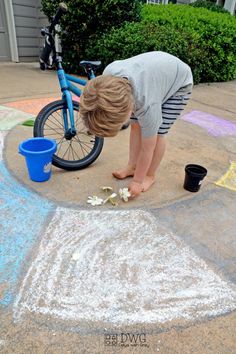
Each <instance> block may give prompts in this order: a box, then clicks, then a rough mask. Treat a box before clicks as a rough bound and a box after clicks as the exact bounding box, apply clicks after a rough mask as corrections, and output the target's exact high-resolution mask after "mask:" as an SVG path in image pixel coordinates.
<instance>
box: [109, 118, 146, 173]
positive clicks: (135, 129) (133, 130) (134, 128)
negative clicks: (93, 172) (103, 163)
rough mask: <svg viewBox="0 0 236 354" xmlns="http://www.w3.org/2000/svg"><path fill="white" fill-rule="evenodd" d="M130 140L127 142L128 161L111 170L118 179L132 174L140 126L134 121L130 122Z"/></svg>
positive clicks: (139, 136) (136, 156)
mask: <svg viewBox="0 0 236 354" xmlns="http://www.w3.org/2000/svg"><path fill="white" fill-rule="evenodd" d="M130 126H131V127H130V142H129V161H128V164H127V166H125V167H124V168H121V169H119V170H116V171H113V172H112V175H113V176H114V177H116V178H118V179H124V178H126V177H130V176H133V175H134V171H135V167H136V163H137V159H138V155H139V151H140V147H141V128H140V125H139V124H138V123H136V122H134V123H132V124H130Z"/></svg>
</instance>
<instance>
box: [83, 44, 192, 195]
mask: <svg viewBox="0 0 236 354" xmlns="http://www.w3.org/2000/svg"><path fill="white" fill-rule="evenodd" d="M192 85H193V78H192V73H191V69H190V67H189V66H188V65H187V64H185V63H184V62H183V61H181V60H180V59H178V58H177V57H175V56H173V55H170V54H168V53H164V52H160V51H155V52H149V53H143V54H140V55H137V56H134V57H131V58H129V59H125V60H117V61H114V62H113V63H111V64H109V65H108V66H107V67H106V68H105V70H104V72H103V75H101V76H98V77H96V78H95V79H93V80H91V81H89V82H88V84H87V85H86V87H85V89H84V92H83V94H82V96H81V100H80V115H81V117H82V119H83V121H84V123H85V125H86V126H87V128H88V129H89V131H90V132H91V133H93V134H95V135H97V136H104V137H107V136H115V135H117V134H118V132H119V131H120V129H121V127H122V126H123V124H124V123H126V122H127V121H128V120H129V119H130V121H131V130H130V148H129V160H128V164H127V166H125V167H124V168H122V169H119V170H115V171H114V172H113V173H112V174H113V176H114V177H116V178H119V179H124V178H126V177H130V176H132V177H133V179H132V181H131V182H130V184H129V190H130V193H131V196H132V197H137V196H138V195H139V194H140V193H141V192H145V191H147V190H148V189H149V188H150V187H151V185H152V184H153V183H154V182H155V174H156V170H157V168H158V166H159V165H160V162H161V160H162V158H163V155H164V153H165V147H166V141H165V136H166V134H167V133H168V130H169V129H170V127H171V125H172V124H173V123H174V121H175V120H176V119H177V118H178V117H179V116H180V114H181V112H182V110H183V109H184V107H185V105H186V103H187V101H188V99H189V96H190V94H191V91H192Z"/></svg>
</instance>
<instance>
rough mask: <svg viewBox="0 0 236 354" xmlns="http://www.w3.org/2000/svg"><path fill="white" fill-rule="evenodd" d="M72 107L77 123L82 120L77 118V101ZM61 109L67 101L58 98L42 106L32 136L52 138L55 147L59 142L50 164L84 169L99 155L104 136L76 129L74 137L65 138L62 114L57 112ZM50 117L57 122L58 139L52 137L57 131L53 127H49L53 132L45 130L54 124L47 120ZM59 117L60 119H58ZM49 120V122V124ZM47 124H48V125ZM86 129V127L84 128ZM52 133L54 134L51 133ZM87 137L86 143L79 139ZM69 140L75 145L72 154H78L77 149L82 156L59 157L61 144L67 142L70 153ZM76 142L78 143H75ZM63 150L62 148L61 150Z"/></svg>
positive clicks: (69, 168)
mask: <svg viewBox="0 0 236 354" xmlns="http://www.w3.org/2000/svg"><path fill="white" fill-rule="evenodd" d="M73 108H74V113H76V114H77V120H76V114H74V115H75V125H76V126H77V125H79V124H80V123H81V122H82V120H81V119H80V118H79V116H78V112H79V103H78V102H75V101H73ZM62 109H67V103H66V101H64V100H58V101H54V102H51V103H49V104H48V105H46V106H45V107H44V108H42V110H41V111H40V112H39V113H38V115H37V117H36V120H35V123H34V137H45V138H50V139H54V140H56V142H57V147H59V144H60V143H61V145H60V147H59V148H58V149H57V151H56V153H55V154H54V155H53V158H52V164H53V165H54V166H56V167H59V168H61V169H64V170H68V171H76V170H81V169H84V168H86V167H88V166H89V165H91V164H92V163H93V162H94V161H95V160H96V159H97V158H98V156H99V155H100V153H101V151H102V148H103V142H104V138H102V137H97V136H94V135H90V134H89V133H88V132H87V131H82V130H81V131H80V130H77V134H76V136H75V137H73V138H72V139H71V140H69V141H68V140H67V139H65V136H64V133H65V132H64V124H63V116H62V115H60V114H59V113H58V112H60V111H61V112H62ZM50 117H52V119H54V121H56V122H58V123H59V128H57V129H58V131H59V130H60V131H61V134H60V133H58V135H59V136H60V138H59V139H60V140H58V139H56V138H55V137H54V135H55V134H56V133H55V132H57V130H56V129H55V127H54V126H53V127H51V130H52V132H53V131H54V133H50V134H49V132H47V130H49V128H47V127H48V126H49V127H50V124H56V123H55V122H54V121H53V120H50V121H49V118H50ZM60 118H61V121H60ZM49 122H50V124H49ZM48 124H49V125H48ZM83 129H85V127H83ZM85 130H86V129H85ZM53 134H54V135H53ZM82 138H83V139H85V138H86V139H88V141H86V143H85V142H84V141H83V140H81V139H82ZM71 141H73V143H75V145H74V146H75V147H76V149H77V150H76V151H73V150H72V155H73V154H75V152H76V154H77V155H78V156H79V153H78V149H80V150H81V152H82V153H83V156H82V158H77V157H76V158H77V159H76V160H70V159H68V158H67V159H66V158H65V157H64V156H65V154H64V155H63V156H62V157H60V156H59V151H60V149H61V146H62V144H64V143H65V144H68V145H69V147H68V148H67V150H69V154H70V147H71V145H72V143H70V142H71ZM76 142H77V143H78V144H77V145H76ZM90 143H91V151H90V152H89V153H87V149H88V144H90ZM85 147H86V148H85ZM65 148H66V145H64V147H63V149H65ZM63 151H64V150H63ZM85 152H86V153H87V155H86V154H85Z"/></svg>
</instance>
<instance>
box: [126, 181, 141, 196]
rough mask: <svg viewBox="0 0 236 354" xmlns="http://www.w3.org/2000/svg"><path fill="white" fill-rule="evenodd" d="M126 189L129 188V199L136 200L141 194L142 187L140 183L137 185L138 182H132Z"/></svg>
mask: <svg viewBox="0 0 236 354" xmlns="http://www.w3.org/2000/svg"><path fill="white" fill-rule="evenodd" d="M128 188H129V191H130V194H131V198H136V197H138V196H139V194H141V193H142V192H143V185H142V183H139V182H134V181H132V182H131V183H130V184H129V187H128Z"/></svg>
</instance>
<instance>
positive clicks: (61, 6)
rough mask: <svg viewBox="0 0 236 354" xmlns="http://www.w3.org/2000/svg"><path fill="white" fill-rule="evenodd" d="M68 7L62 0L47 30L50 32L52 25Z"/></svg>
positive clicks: (52, 28) (55, 23)
mask: <svg viewBox="0 0 236 354" xmlns="http://www.w3.org/2000/svg"><path fill="white" fill-rule="evenodd" d="M67 10H68V8H67V5H66V4H65V3H64V2H61V3H60V4H59V7H58V9H57V12H56V15H55V16H54V18H53V20H52V23H51V25H50V26H49V32H50V33H52V31H53V30H54V27H55V26H56V25H57V24H58V22H59V20H60V18H61V17H62V16H63V15H64V14H65V13H66V12H67Z"/></svg>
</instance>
